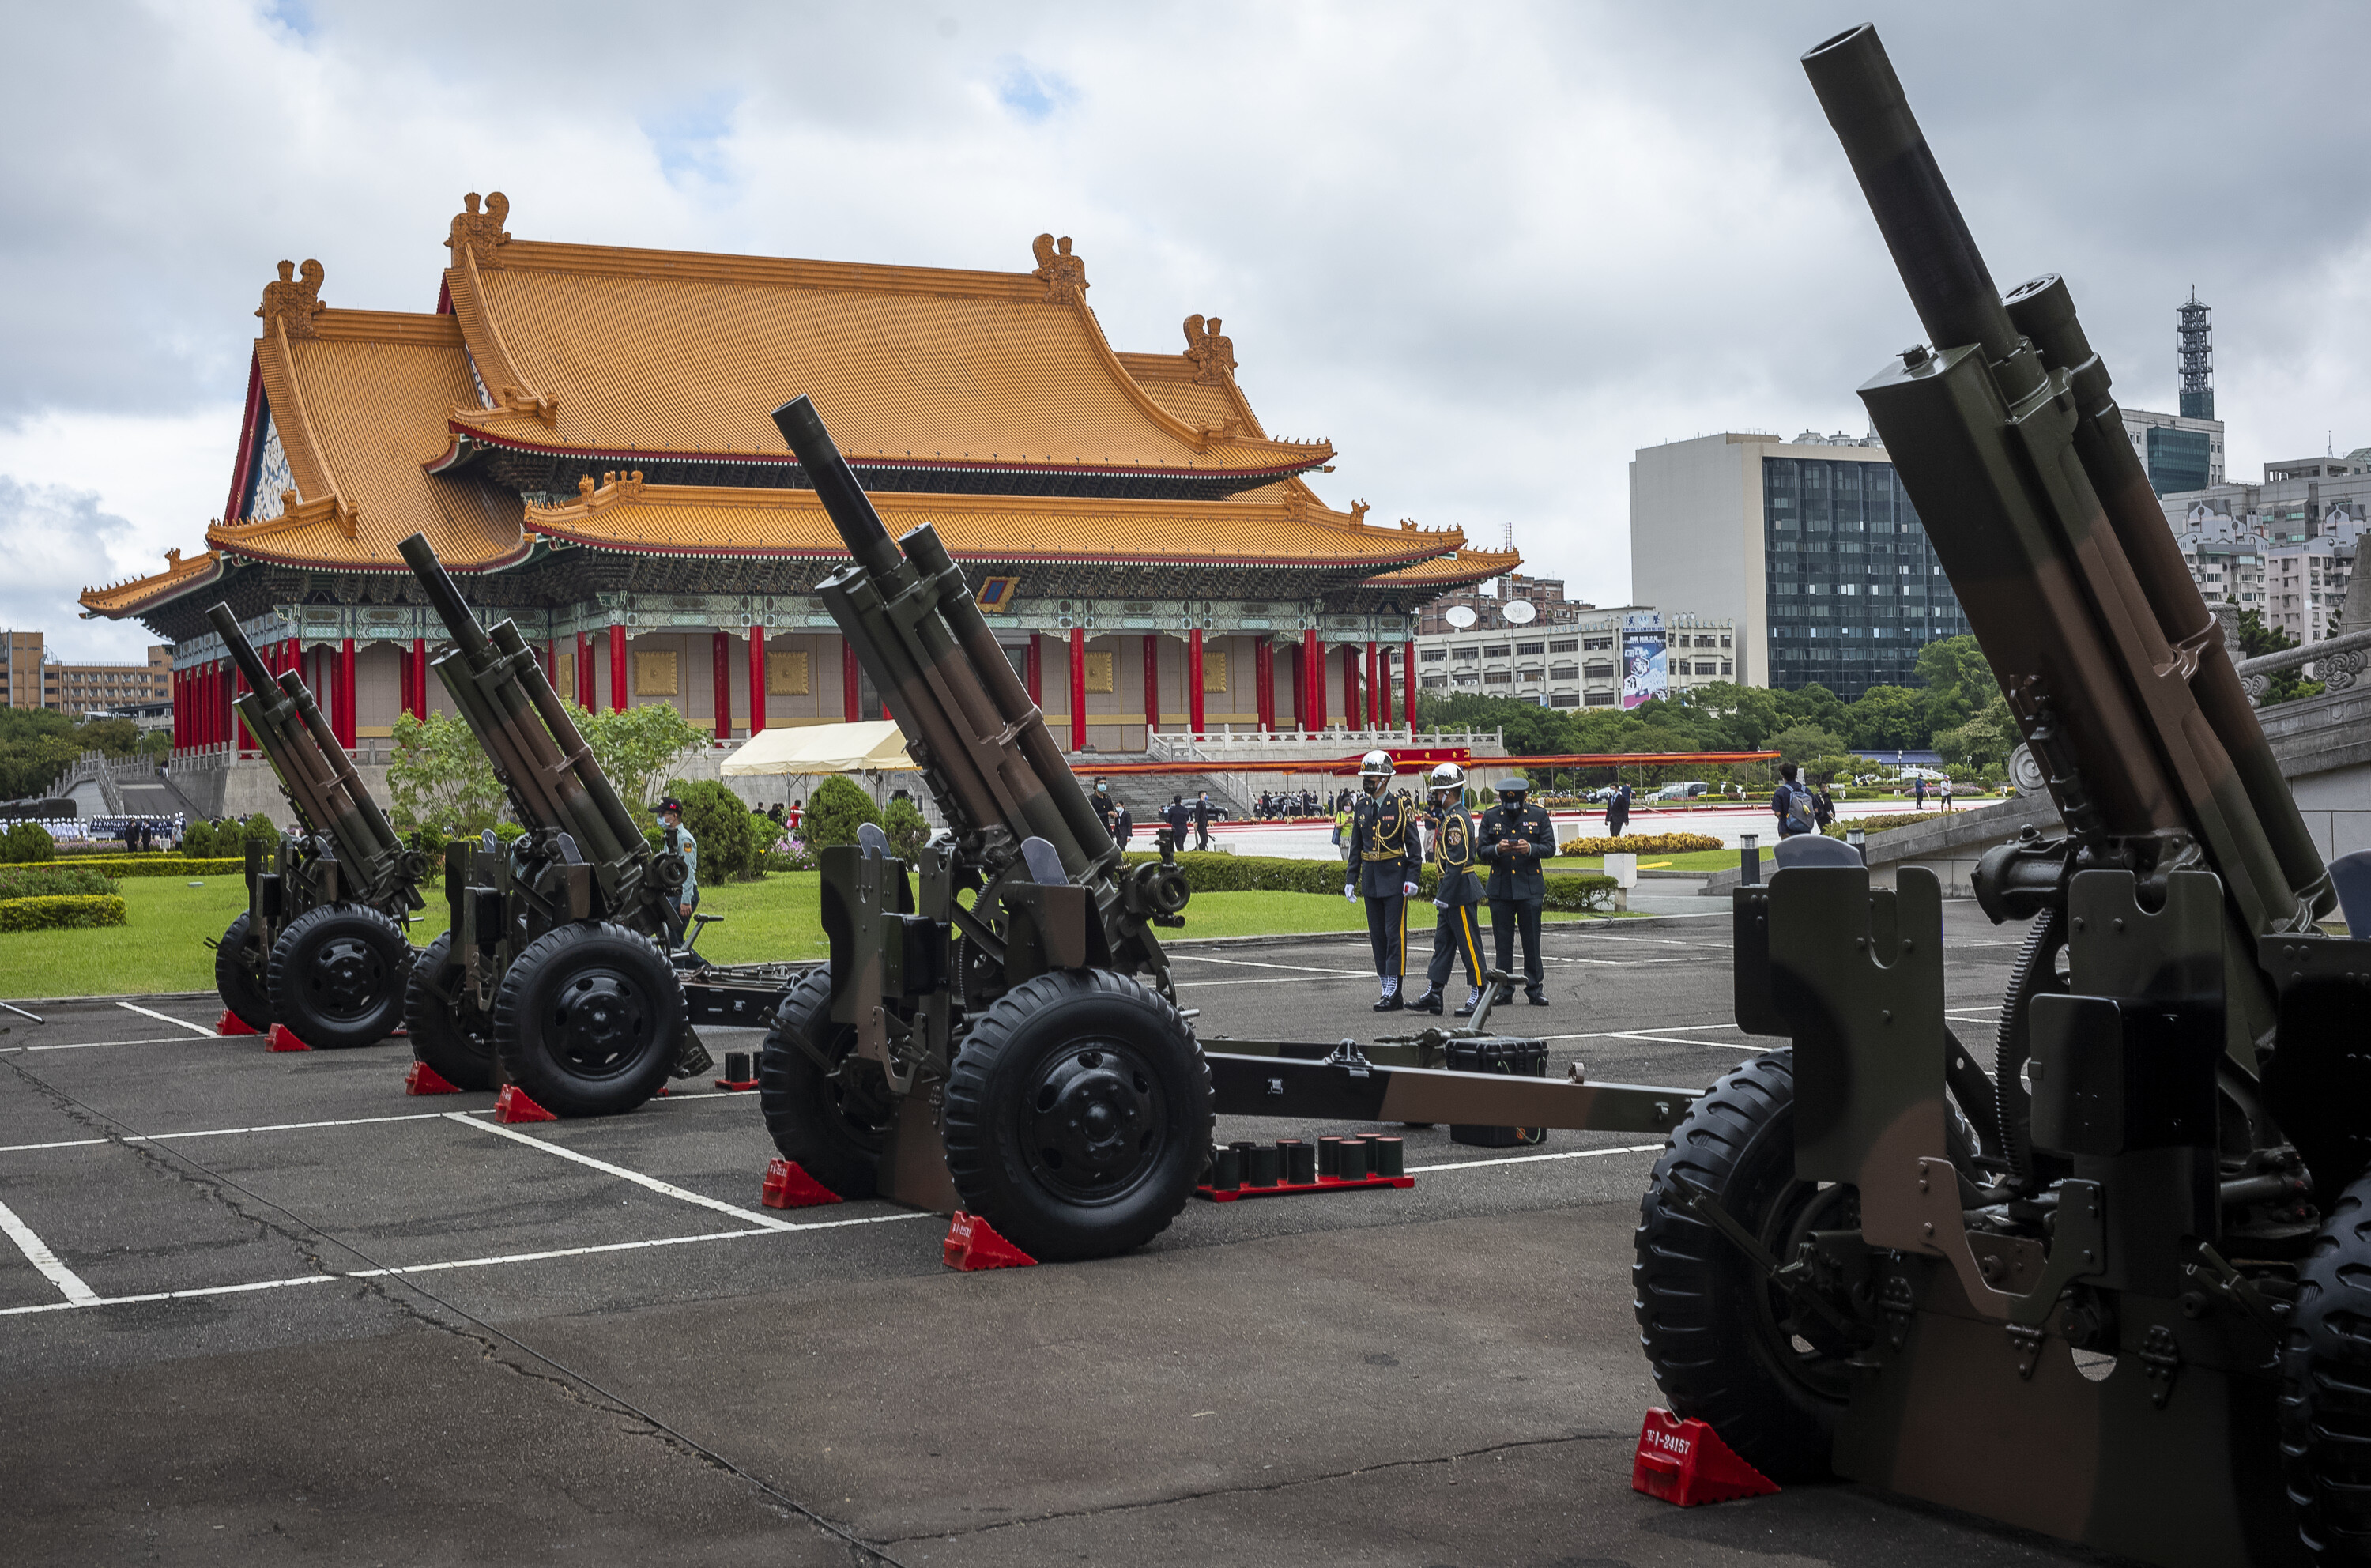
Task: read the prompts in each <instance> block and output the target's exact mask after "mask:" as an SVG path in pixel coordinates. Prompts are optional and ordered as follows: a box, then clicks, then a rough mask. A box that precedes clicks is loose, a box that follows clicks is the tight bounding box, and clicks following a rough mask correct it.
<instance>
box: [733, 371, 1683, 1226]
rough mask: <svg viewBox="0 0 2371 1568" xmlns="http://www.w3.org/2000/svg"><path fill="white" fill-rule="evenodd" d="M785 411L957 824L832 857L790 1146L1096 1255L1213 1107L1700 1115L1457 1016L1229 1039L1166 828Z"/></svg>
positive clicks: (792, 1070)
mask: <svg viewBox="0 0 2371 1568" xmlns="http://www.w3.org/2000/svg"><path fill="white" fill-rule="evenodd" d="M774 421H775V423H776V424H777V425H778V426H779V427H780V428H781V432H782V434H783V437H784V439H785V440H786V441H788V443H789V444H790V446H791V449H792V452H794V453H795V454H796V455H797V456H798V459H799V462H800V464H801V465H802V467H804V470H805V472H806V474H807V476H808V477H809V478H811V479H812V480H813V482H814V484H815V490H816V493H817V495H818V497H819V498H820V499H821V501H822V502H823V505H824V508H825V510H826V511H827V512H828V513H830V515H831V518H832V521H833V523H834V524H835V525H836V526H837V527H838V528H839V535H840V537H841V539H842V540H843V541H844V542H845V543H846V544H847V546H848V549H849V553H850V555H851V556H852V557H853V558H854V564H853V565H852V566H850V567H848V568H845V569H843V570H842V571H839V572H837V573H835V574H834V575H833V576H831V577H830V578H828V579H827V580H826V581H825V582H823V583H822V584H820V585H819V586H818V588H817V589H816V593H817V595H818V596H819V597H820V598H821V599H822V600H823V602H824V604H825V605H826V606H827V608H829V609H830V611H831V613H832V617H833V619H834V620H835V621H837V622H838V623H839V628H840V630H841V633H842V634H843V635H844V636H846V637H847V639H848V640H849V644H850V647H851V648H853V649H854V650H855V651H856V654H857V657H858V659H859V660H860V661H861V662H862V664H863V666H864V668H865V670H866V671H867V673H869V674H871V675H872V676H873V681H874V683H875V685H876V686H878V687H879V688H880V690H881V691H882V693H883V696H884V700H885V701H886V702H887V704H888V706H889V709H890V711H891V712H892V713H894V714H895V715H896V721H897V724H898V727H899V729H900V730H901V731H903V732H904V734H905V736H906V743H907V750H908V754H909V755H911V756H912V758H913V760H914V763H915V766H916V767H918V768H919V769H920V770H921V773H922V777H923V779H924V781H925V783H926V785H927V786H928V788H929V789H930V790H931V798H932V800H933V801H934V802H935V803H936V804H937V806H938V808H939V810H940V812H941V813H942V814H943V817H944V818H945V821H946V823H947V826H946V828H945V830H944V831H943V832H941V833H939V834H938V835H936V836H933V837H932V838H931V841H930V843H929V844H927V845H926V846H924V847H923V848H922V850H921V852H920V855H919V864H918V865H917V866H916V867H914V868H910V870H914V871H916V872H918V873H919V874H917V875H915V876H914V877H913V879H912V880H911V881H909V880H908V872H909V868H908V866H907V864H906V863H905V862H903V861H901V860H898V859H893V858H891V857H890V856H889V854H888V852H887V841H886V839H885V837H884V836H882V835H881V834H880V832H879V831H878V830H877V829H873V828H870V827H868V828H867V829H865V830H864V833H863V836H862V839H861V841H860V842H859V843H858V844H855V845H851V846H845V847H833V848H827V849H825V850H824V851H823V854H822V856H821V860H822V871H823V876H822V882H823V921H824V928H825V930H826V932H827V935H828V936H829V938H830V941H831V963H830V964H829V965H828V967H827V968H826V969H824V970H820V971H817V972H815V973H814V974H810V975H808V976H806V977H804V978H803V979H802V980H800V981H799V982H798V983H797V984H796V985H794V986H792V989H791V991H790V994H789V996H788V997H787V998H786V999H785V1000H784V1002H783V1004H782V1007H781V1012H780V1014H779V1015H778V1016H777V1019H776V1021H775V1027H774V1030H773V1032H772V1033H771V1035H769V1038H768V1040H767V1043H766V1047H765V1052H764V1055H763V1057H762V1066H761V1072H760V1078H761V1082H762V1096H763V1101H764V1109H765V1113H766V1122H767V1126H768V1129H769V1131H770V1132H771V1134H772V1135H773V1138H774V1142H775V1145H776V1147H779V1148H780V1149H781V1152H782V1153H783V1155H784V1156H785V1157H787V1158H789V1159H793V1160H796V1161H797V1162H798V1163H799V1164H800V1165H801V1166H802V1167H803V1168H804V1170H806V1172H807V1173H808V1174H809V1175H810V1176H813V1177H814V1178H815V1179H816V1180H818V1181H820V1182H823V1183H824V1184H825V1185H827V1186H828V1187H830V1188H832V1189H833V1190H834V1191H836V1192H839V1193H842V1194H843V1195H871V1194H873V1193H876V1192H878V1193H883V1194H885V1195H887V1196H890V1197H894V1198H896V1199H897V1200H899V1201H901V1202H906V1203H911V1204H915V1205H920V1206H927V1207H939V1208H953V1207H954V1206H956V1205H961V1206H962V1207H964V1208H966V1209H967V1210H969V1211H971V1212H973V1213H975V1214H979V1215H983V1216H986V1217H987V1218H988V1219H989V1221H990V1222H991V1223H992V1224H994V1225H995V1226H996V1228H998V1229H999V1230H1000V1231H1001V1232H1003V1233H1004V1234H1005V1235H1006V1236H1008V1237H1010V1238H1011V1239H1012V1240H1013V1241H1014V1242H1016V1243H1017V1244H1018V1245H1020V1246H1021V1247H1022V1248H1023V1249H1024V1250H1025V1251H1029V1252H1031V1253H1033V1254H1034V1255H1035V1256H1037V1257H1040V1258H1082V1257H1099V1256H1105V1255H1108V1254H1111V1253H1114V1252H1118V1251H1125V1250H1127V1249H1128V1248H1130V1247H1134V1246H1136V1245H1138V1244H1139V1243H1140V1242H1142V1241H1144V1240H1145V1239H1148V1238H1150V1237H1151V1236H1153V1235H1155V1234H1156V1233H1158V1232H1159V1231H1160V1230H1161V1229H1162V1228H1163V1227H1165V1226H1167V1225H1168V1223H1169V1221H1170V1220H1171V1219H1172V1218H1174V1216H1176V1214H1177V1212H1178V1210H1179V1209H1181V1208H1182V1207H1184V1206H1185V1201H1186V1199H1187V1197H1188V1196H1190V1195H1191V1193H1193V1191H1194V1188H1195V1187H1196V1185H1197V1183H1199V1182H1201V1180H1202V1178H1203V1175H1204V1173H1205V1170H1206V1168H1207V1166H1208V1164H1209V1159H1210V1128H1211V1118H1212V1116H1213V1114H1214V1113H1217V1112H1224V1113H1229V1114H1236V1115H1271V1116H1284V1117H1291V1118H1297V1119H1301V1120H1333V1119H1344V1118H1349V1119H1357V1120H1370V1121H1409V1122H1472V1123H1479V1124H1488V1125H1508V1126H1521V1127H1567V1128H1575V1127H1593V1128H1600V1129H1616V1128H1619V1129H1627V1130H1655V1131H1662V1130H1667V1129H1669V1128H1670V1127H1671V1125H1673V1124H1675V1123H1676V1122H1677V1121H1678V1120H1679V1118H1680V1116H1681V1115H1683V1113H1685V1111H1686V1109H1687V1106H1688V1104H1689V1103H1690V1101H1692V1100H1693V1099H1694V1095H1693V1094H1692V1093H1691V1092H1689V1091H1687V1090H1664V1089H1630V1088H1626V1087H1625V1086H1621V1085H1586V1084H1582V1083H1579V1082H1578V1081H1565V1082H1550V1081H1548V1080H1546V1079H1540V1078H1532V1079H1525V1078H1508V1077H1502V1076H1498V1075H1496V1074H1488V1073H1473V1072H1449V1071H1443V1070H1439V1067H1438V1064H1439V1063H1440V1061H1441V1060H1442V1059H1443V1058H1444V1055H1445V1044H1446V1042H1447V1041H1448V1040H1449V1039H1450V1038H1451V1036H1450V1034H1449V1033H1447V1032H1442V1031H1438V1030H1428V1031H1426V1032H1424V1033H1423V1034H1421V1035H1417V1036H1412V1037H1408V1038H1406V1039H1403V1040H1398V1041H1392V1042H1384V1043H1378V1044H1377V1045H1375V1046H1374V1047H1372V1048H1371V1051H1362V1050H1360V1049H1359V1048H1357V1047H1355V1046H1346V1045H1344V1044H1341V1043H1336V1042H1330V1041H1329V1042H1324V1043H1307V1042H1279V1041H1266V1042H1263V1041H1239V1040H1229V1041H1226V1042H1224V1048H1223V1050H1220V1051H1211V1052H1207V1053H1206V1052H1205V1051H1204V1050H1203V1048H1202V1046H1201V1043H1199V1042H1198V1041H1197V1040H1196V1038H1195V1036H1194V1032H1193V1029H1192V1027H1191V1024H1190V1022H1189V1020H1188V1018H1187V1017H1186V1016H1185V1015H1183V1014H1181V1013H1180V1012H1179V1011H1178V1009H1177V1008H1176V1006H1175V992H1174V986H1173V985H1172V982H1171V978H1170V974H1169V963H1168V960H1167V959H1166V958H1165V957H1164V956H1163V954H1162V950H1161V945H1160V942H1159V940H1158V939H1157V937H1156V935H1155V928H1161V927H1169V926H1176V925H1182V924H1184V918H1183V912H1184V911H1185V907H1186V905H1187V902H1188V894H1187V890H1186V887H1185V877H1184V873H1183V871H1182V870H1181V869H1180V868H1179V867H1178V866H1177V865H1176V863H1175V860H1174V853H1173V852H1172V847H1171V846H1170V845H1169V843H1168V842H1167V839H1166V836H1164V837H1163V842H1162V857H1161V859H1158V860H1154V861H1147V862H1139V863H1138V864H1135V865H1132V866H1131V865H1128V864H1125V863H1124V862H1123V860H1122V858H1121V855H1120V853H1119V850H1118V849H1117V848H1116V847H1115V846H1114V845H1113V844H1112V842H1111V838H1110V836H1109V835H1108V834H1107V833H1106V832H1105V830H1104V828H1103V824H1101V823H1100V822H1099V821H1098V820H1097V818H1096V816H1095V814H1094V812H1093V808H1092V807H1091V806H1090V805H1089V804H1088V801H1087V799H1086V795H1085V792H1084V791H1083V790H1081V789H1080V787H1079V783H1078V780H1077V778H1075V777H1074V776H1073V775H1072V774H1071V772H1070V767H1069V765H1068V764H1067V763H1066V762H1065V761H1064V760H1063V757H1062V754H1061V752H1060V750H1059V748H1058V747H1057V746H1056V744H1054V741H1053V738H1052V736H1051V735H1050V734H1048V733H1047V729H1046V723H1045V720H1044V718H1043V717H1042V716H1041V715H1040V714H1039V713H1038V711H1037V708H1036V705H1035V703H1033V702H1032V701H1031V700H1030V698H1029V695H1028V693H1027V691H1026V690H1025V689H1024V687H1023V686H1022V684H1021V682H1020V680H1019V678H1018V677H1016V676H1015V675H1014V674H1013V671H1012V664H1011V663H1010V662H1008V661H1007V659H1006V658H1005V656H1004V653H1003V651H1002V650H1000V648H999V647H998V646H997V643H996V638H995V634H994V633H993V632H992V631H990V630H989V627H988V624H987V622H986V620H985V618H984V617H982V616H981V614H980V611H979V607H978V605H977V604H976V603H975V602H974V601H973V599H972V595H971V590H970V588H969V587H968V586H967V585H966V582H965V581H964V577H963V573H962V571H961V570H960V569H959V568H958V567H957V566H956V565H955V563H954V560H953V559H951V558H950V557H949V556H948V554H947V551H946V548H945V546H944V545H943V543H941V541H940V539H939V537H938V536H937V533H936V531H935V530H934V529H932V528H931V527H930V526H929V525H923V526H921V527H919V528H916V529H915V530H913V531H912V532H911V533H909V534H908V535H907V536H905V537H904V538H903V539H902V540H898V541H894V542H893V541H892V540H891V539H890V537H889V535H888V532H887V530H886V529H885V528H884V527H883V526H882V524H881V519H880V516H879V514H878V513H875V512H874V510H873V503H872V502H871V501H870V500H869V499H868V498H867V497H866V495H865V493H864V490H863V489H862V486H860V485H859V484H858V482H857V480H856V477H855V475H854V473H853V471H852V470H851V469H850V467H849V466H848V463H847V460H846V459H845V458H844V457H843V456H842V455H840V452H839V448H838V446H837V445H835V444H833V442H832V439H831V436H830V433H829V432H827V431H826V430H825V428H824V425H823V421H821V420H820V419H819V418H818V417H817V416H816V414H815V409H814V408H813V407H812V406H811V405H810V404H809V403H808V402H807V400H806V399H805V398H799V399H797V400H796V401H793V402H792V403H790V404H787V405H785V406H784V407H782V408H781V409H777V410H776V411H775V414H774ZM901 547H902V548H901ZM959 894H968V895H969V898H968V901H967V902H966V900H965V899H964V898H962V897H959V896H958V895H959ZM1474 1021H1475V1027H1474V1028H1472V1029H1469V1030H1464V1031H1459V1032H1458V1033H1459V1034H1461V1035H1473V1036H1481V1035H1482V1033H1483V1029H1484V1026H1486V1022H1487V1014H1486V1013H1478V1014H1477V1015H1476V1017H1475V1020H1474Z"/></svg>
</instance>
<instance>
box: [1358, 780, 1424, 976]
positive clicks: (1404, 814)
mask: <svg viewBox="0 0 2371 1568" xmlns="http://www.w3.org/2000/svg"><path fill="white" fill-rule="evenodd" d="M1393 771H1394V769H1393V767H1392V755H1391V753H1389V752H1382V751H1371V752H1369V753H1368V754H1367V755H1365V756H1363V757H1361V758H1359V786H1360V788H1361V790H1363V793H1361V794H1360V795H1359V799H1358V801H1357V803H1356V804H1354V805H1353V806H1352V807H1351V808H1350V832H1349V836H1348V847H1349V856H1348V859H1347V863H1346V864H1345V866H1344V868H1343V873H1342V874H1343V882H1342V896H1343V897H1345V898H1347V899H1348V900H1350V901H1351V902H1352V903H1354V904H1355V903H1357V902H1358V901H1359V899H1360V898H1364V899H1365V900H1366V902H1367V940H1368V941H1369V942H1370V943H1371V944H1372V946H1373V948H1374V951H1375V977H1376V978H1377V979H1378V980H1379V981H1381V982H1382V996H1381V997H1378V998H1377V1000H1376V1002H1375V1010H1376V1011H1377V1012H1397V1011H1399V1010H1400V1009H1402V1008H1403V1007H1405V1005H1406V1003H1405V998H1403V997H1401V995H1400V976H1401V974H1403V973H1405V970H1406V968H1407V901H1408V900H1409V899H1411V898H1413V897H1415V896H1416V885H1417V869H1418V868H1419V867H1420V866H1421V865H1422V863H1423V862H1422V861H1421V860H1420V859H1418V857H1417V837H1416V813H1413V812H1411V811H1409V810H1408V802H1407V797H1406V796H1405V795H1394V794H1392V793H1390V792H1389V791H1390V789H1391V782H1392V774H1393Z"/></svg>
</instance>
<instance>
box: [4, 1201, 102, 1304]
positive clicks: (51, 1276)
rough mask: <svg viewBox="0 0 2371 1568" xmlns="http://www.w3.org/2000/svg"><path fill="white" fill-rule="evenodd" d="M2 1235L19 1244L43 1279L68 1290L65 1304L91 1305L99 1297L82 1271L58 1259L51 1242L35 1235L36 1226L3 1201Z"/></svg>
mask: <svg viewBox="0 0 2371 1568" xmlns="http://www.w3.org/2000/svg"><path fill="white" fill-rule="evenodd" d="M0 1234H5V1235H6V1237H7V1238H8V1239H9V1240H11V1241H14V1242H15V1243H17V1251H20V1252H22V1253H24V1254H25V1261H26V1262H29V1263H30V1264H32V1265H33V1266H34V1267H35V1268H37V1269H39V1270H40V1271H41V1275H42V1277H43V1278H45V1279H47V1280H48V1281H49V1282H50V1283H51V1284H52V1285H54V1286H57V1287H58V1288H59V1289H60V1290H62V1291H64V1292H65V1297H66V1298H65V1300H64V1302H63V1303H61V1305H64V1306H67V1307H87V1306H89V1305H90V1304H91V1303H92V1302H94V1301H96V1300H98V1292H97V1291H95V1290H93V1289H92V1288H91V1287H90V1286H87V1285H85V1284H84V1283H83V1282H82V1276H81V1275H80V1274H76V1273H75V1272H74V1270H72V1269H70V1268H68V1267H66V1266H65V1264H64V1263H62V1262H58V1255H57V1254H56V1253H55V1252H52V1251H50V1246H49V1243H48V1242H46V1241H44V1240H42V1239H40V1237H38V1236H36V1235H34V1234H33V1228H32V1227H31V1226H29V1225H27V1224H26V1223H25V1222H24V1221H23V1220H21V1219H18V1218H17V1211H16V1210H14V1209H12V1208H10V1207H9V1206H8V1205H6V1204H0Z"/></svg>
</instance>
